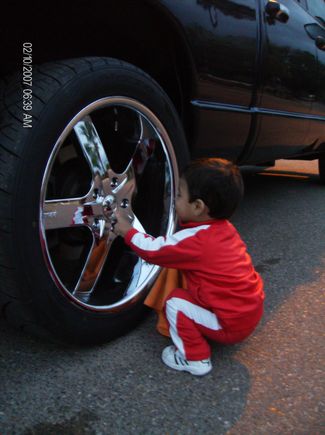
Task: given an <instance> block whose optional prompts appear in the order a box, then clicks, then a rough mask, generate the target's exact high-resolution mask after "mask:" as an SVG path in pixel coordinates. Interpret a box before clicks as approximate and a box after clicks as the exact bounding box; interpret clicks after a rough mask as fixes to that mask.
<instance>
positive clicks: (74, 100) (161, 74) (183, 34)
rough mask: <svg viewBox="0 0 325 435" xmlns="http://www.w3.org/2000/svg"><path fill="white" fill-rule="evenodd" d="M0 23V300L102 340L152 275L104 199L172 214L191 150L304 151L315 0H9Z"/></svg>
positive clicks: (319, 151)
mask: <svg viewBox="0 0 325 435" xmlns="http://www.w3.org/2000/svg"><path fill="white" fill-rule="evenodd" d="M2 18H3V19H2V27H1V41H2V42H3V43H2V56H1V60H2V61H1V71H0V73H1V76H0V77H1V103H0V129H1V130H0V183H1V184H0V200H1V207H0V238H1V245H0V286H1V292H0V309H1V312H2V314H3V315H4V316H5V318H7V319H8V320H9V321H10V322H12V323H13V324H14V325H16V326H18V327H20V328H22V329H26V330H30V331H38V332H41V333H42V332H45V333H47V332H48V331H49V332H50V333H51V334H54V335H56V336H58V337H64V338H66V339H68V340H72V341H76V342H85V343H87V342H88V343H91V342H97V341H103V340H108V339H110V338H113V337H116V336H117V335H119V334H121V333H123V332H125V331H127V330H128V329H130V328H131V327H132V326H133V325H134V323H135V322H136V321H137V320H138V319H139V318H141V316H142V315H143V300H144V297H145V295H146V294H147V292H148V289H149V288H150V286H151V285H152V283H153V282H154V280H155V278H156V276H157V273H158V272H159V270H158V268H157V267H156V266H153V265H150V264H147V263H145V262H144V261H143V260H141V259H139V258H138V257H137V256H135V255H134V254H133V253H132V252H130V250H129V249H128V248H127V247H126V246H125V245H124V242H123V240H121V238H119V237H115V235H114V233H113V231H112V226H113V216H114V211H115V210H116V208H118V207H120V208H122V209H124V210H125V212H126V213H129V214H130V215H132V217H133V218H134V220H133V222H134V226H136V227H137V228H140V229H144V230H145V231H146V232H149V233H151V234H153V235H155V236H157V235H165V234H170V233H172V232H173V231H174V227H175V213H174V196H175V188H176V185H177V181H178V174H179V170H180V168H181V167H182V165H183V164H184V163H185V162H187V161H188V160H189V159H190V158H195V157H199V156H219V157H224V158H227V159H230V160H233V161H235V162H236V163H238V164H239V165H244V164H270V163H272V162H274V161H275V160H276V159H279V158H281V159H282V158H286V159H319V169H320V180H321V181H322V182H325V3H324V0H281V1H276V0H137V1H135V0H106V1H99V0H92V1H84V0H79V1H70V2H67V1H66V2H61V1H55V2H46V1H44V0H43V1H41V2H40V1H36V0H35V1H33V2H29V3H28V5H27V4H25V3H24V2H17V1H12V2H10V4H9V5H7V8H6V11H5V12H4V13H3V17H2Z"/></svg>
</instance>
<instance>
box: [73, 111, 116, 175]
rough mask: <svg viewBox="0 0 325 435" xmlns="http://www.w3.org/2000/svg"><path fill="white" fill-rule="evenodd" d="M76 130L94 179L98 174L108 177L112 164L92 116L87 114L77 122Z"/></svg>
mask: <svg viewBox="0 0 325 435" xmlns="http://www.w3.org/2000/svg"><path fill="white" fill-rule="evenodd" d="M74 131H75V133H76V136H77V138H78V141H79V144H80V146H81V149H82V152H83V154H84V156H85V158H86V160H87V162H88V164H89V166H90V170H91V173H92V176H93V179H94V180H95V179H96V178H97V177H98V176H99V177H100V179H103V178H106V177H107V175H108V170H109V168H110V164H109V161H108V158H107V155H106V151H105V149H104V146H103V144H102V142H101V140H100V137H99V136H98V133H97V131H96V128H95V126H94V124H93V122H92V120H91V118H90V116H85V118H83V119H82V120H81V121H79V122H77V124H76V125H75V126H74Z"/></svg>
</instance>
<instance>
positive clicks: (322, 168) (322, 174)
mask: <svg viewBox="0 0 325 435" xmlns="http://www.w3.org/2000/svg"><path fill="white" fill-rule="evenodd" d="M318 170H319V180H320V182H321V183H322V184H325V156H322V157H321V158H320V159H319V160H318Z"/></svg>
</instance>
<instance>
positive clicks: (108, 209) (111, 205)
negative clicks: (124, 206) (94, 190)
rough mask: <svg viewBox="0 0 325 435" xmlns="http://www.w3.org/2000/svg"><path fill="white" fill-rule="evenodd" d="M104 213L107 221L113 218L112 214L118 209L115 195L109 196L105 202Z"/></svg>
mask: <svg viewBox="0 0 325 435" xmlns="http://www.w3.org/2000/svg"><path fill="white" fill-rule="evenodd" d="M102 207H103V213H104V216H105V217H106V219H110V218H111V217H112V214H113V212H114V210H115V208H116V198H115V196H114V195H107V196H106V197H105V198H104V200H103V202H102Z"/></svg>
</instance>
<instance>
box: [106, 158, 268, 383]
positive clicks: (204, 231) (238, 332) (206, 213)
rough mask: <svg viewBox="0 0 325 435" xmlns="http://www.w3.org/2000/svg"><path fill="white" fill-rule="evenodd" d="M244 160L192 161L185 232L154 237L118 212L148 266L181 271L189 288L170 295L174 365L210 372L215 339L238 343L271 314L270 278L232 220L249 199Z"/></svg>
mask: <svg viewBox="0 0 325 435" xmlns="http://www.w3.org/2000/svg"><path fill="white" fill-rule="evenodd" d="M243 191H244V188H243V180H242V177H241V174H240V171H239V169H238V167H237V166H236V165H234V164H233V163H231V162H229V161H227V160H224V159H215V158H214V159H200V160H196V161H194V162H192V163H190V164H189V165H188V166H187V167H186V168H185V170H184V171H183V174H182V176H181V178H180V182H179V189H178V193H177V198H176V213H177V217H178V219H179V224H180V226H181V227H182V230H181V231H178V232H176V233H175V234H173V235H171V236H169V237H167V238H166V237H162V236H161V237H157V238H154V237H152V236H150V235H148V234H144V233H141V232H139V231H137V230H136V229H135V228H133V227H132V225H131V224H130V222H129V221H128V220H127V218H126V217H125V216H123V215H122V214H121V213H119V212H117V213H116V219H117V222H116V224H115V229H114V231H115V232H116V234H119V235H121V236H123V237H124V241H125V243H126V244H128V245H129V246H130V247H131V248H132V250H134V251H135V252H136V253H137V254H138V255H139V256H140V257H141V258H143V259H144V260H145V261H147V262H148V263H152V264H157V265H159V266H162V267H166V268H174V269H178V270H181V272H182V273H183V274H184V275H185V278H186V282H187V288H186V289H182V288H176V289H174V290H173V291H172V292H171V293H170V295H169V296H168V297H167V300H166V304H165V313H166V317H167V320H168V323H169V332H170V336H171V339H172V341H173V343H174V344H173V345H171V346H168V347H166V348H165V349H164V350H163V352H162V361H163V362H164V363H165V364H166V365H167V366H169V367H171V368H173V369H175V370H180V371H187V372H190V373H191V374H193V375H198V376H202V375H205V374H207V373H209V372H210V370H211V369H212V364H211V359H210V355H211V351H210V346H209V344H208V341H207V339H209V340H214V341H216V342H218V343H222V344H233V343H238V342H240V341H242V340H244V339H245V338H246V337H248V336H249V335H250V334H251V333H252V332H253V331H254V329H255V328H256V326H257V324H258V323H259V321H260V319H261V317H262V314H263V300H264V291H263V281H262V279H261V277H260V275H259V274H258V273H257V272H256V271H255V269H254V267H253V264H252V260H251V258H250V256H249V255H248V253H247V251H246V245H245V244H244V242H243V241H242V240H241V238H240V235H239V234H238V232H237V230H236V229H235V228H234V226H233V225H232V224H231V223H230V222H229V221H228V219H229V218H230V216H231V215H232V214H233V212H234V211H235V209H236V207H237V205H238V204H239V202H240V200H241V199H242V196H243Z"/></svg>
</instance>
